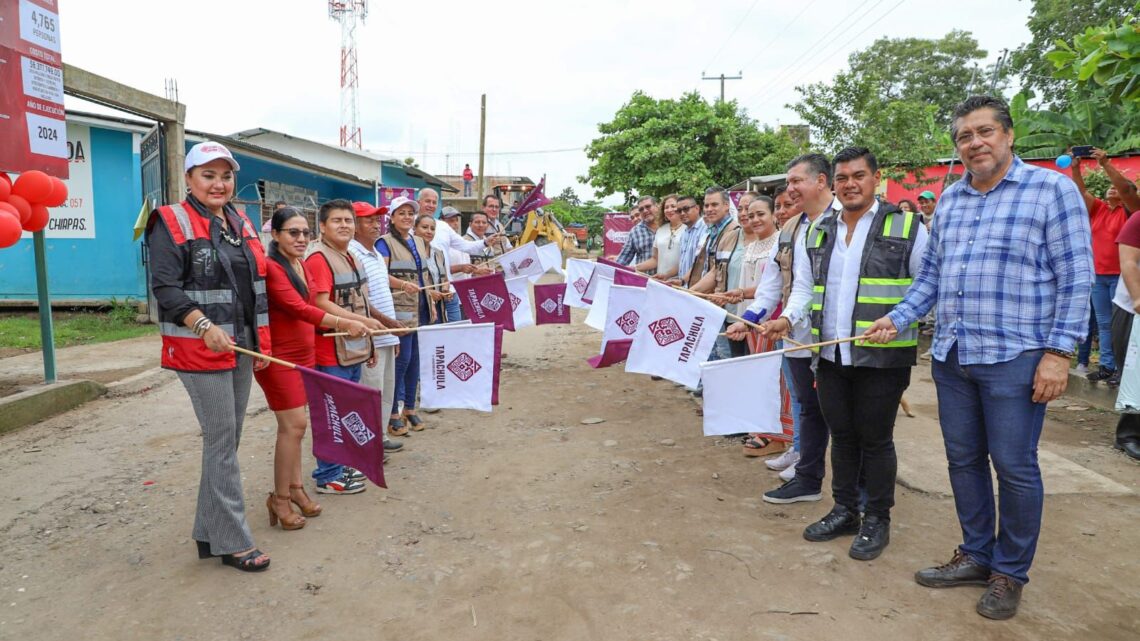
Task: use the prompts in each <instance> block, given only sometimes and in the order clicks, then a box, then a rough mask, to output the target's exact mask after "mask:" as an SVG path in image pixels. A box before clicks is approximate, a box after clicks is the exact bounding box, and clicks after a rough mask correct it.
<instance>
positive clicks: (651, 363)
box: [625, 282, 725, 387]
mask: <svg viewBox="0 0 1140 641" xmlns="http://www.w3.org/2000/svg"><path fill="white" fill-rule="evenodd" d="M642 309H643V310H644V312H643V314H642V317H641V322H640V324H639V326H638V329H637V334H636V335H634V337H633V345H632V346H631V347H630V350H629V358H628V359H627V360H626V365H625V371H627V372H635V373H639V374H654V375H656V376H661V377H663V378H667V379H669V380H671V381H674V382H677V383H680V384H682V385H686V386H688V387H696V386H697V385H698V384H699V383H700V382H701V368H700V365H701V363H703V362H705V361H706V360H708V357H709V353H710V352H712V348H713V344H714V343H715V342H716V337H717V334H718V333H719V332H720V329H721V327H722V326H723V325H724V319H725V311H724V310H723V309H721V308H719V307H717V306H716V305H713V304H712V303H710V302H708V301H706V300H702V299H700V298H697V297H696V296H693V295H692V294H688V293H686V292H682V291H678V290H675V289H672V288H671V287H669V286H667V285H661V284H658V283H656V282H650V283H649V286H648V287H647V288H646V292H645V305H644V306H643V308H642Z"/></svg>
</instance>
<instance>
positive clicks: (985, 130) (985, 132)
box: [954, 127, 997, 146]
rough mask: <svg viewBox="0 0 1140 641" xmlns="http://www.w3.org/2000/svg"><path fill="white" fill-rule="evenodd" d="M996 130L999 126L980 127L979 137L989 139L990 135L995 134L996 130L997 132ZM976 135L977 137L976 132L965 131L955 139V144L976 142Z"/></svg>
mask: <svg viewBox="0 0 1140 641" xmlns="http://www.w3.org/2000/svg"><path fill="white" fill-rule="evenodd" d="M996 131H997V127H982V128H981V129H978V131H977V137H978V138H982V139H987V138H989V137H990V136H993V135H994V132H996ZM974 137H975V134H974V133H971V132H965V133H961V134H958V137H957V138H955V139H954V144H956V145H958V146H961V145H968V144H970V143H972V142H974Z"/></svg>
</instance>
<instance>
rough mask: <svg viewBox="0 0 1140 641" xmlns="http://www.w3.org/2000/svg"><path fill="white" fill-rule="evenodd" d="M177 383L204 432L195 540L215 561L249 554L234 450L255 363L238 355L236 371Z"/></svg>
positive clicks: (187, 376)
mask: <svg viewBox="0 0 1140 641" xmlns="http://www.w3.org/2000/svg"><path fill="white" fill-rule="evenodd" d="M178 378H179V379H181V380H182V385H184V386H185V387H186V391H187V392H188V393H189V394H190V402H191V403H192V404H193V405H194V414H196V415H197V417H198V424H199V426H201V428H202V478H201V480H200V481H199V482H198V510H197V513H196V514H195V515H194V539H195V540H196V541H207V542H209V544H210V552H211V553H212V554H215V555H221V554H233V553H234V552H242V551H244V550H248V549H249V548H251V547H253V534H251V533H250V531H249V523H247V522H246V519H245V500H244V498H243V496H242V488H241V469H239V467H238V457H237V449H238V444H239V443H240V442H241V427H242V421H243V420H244V419H245V407H246V404H247V403H248V402H249V388H250V385H251V383H252V381H253V359H252V358H251V357H249V356H241V355H238V357H237V368H236V369H234V370H231V371H228V372H179V373H178Z"/></svg>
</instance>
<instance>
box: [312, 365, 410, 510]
mask: <svg viewBox="0 0 1140 641" xmlns="http://www.w3.org/2000/svg"><path fill="white" fill-rule="evenodd" d="M297 371H298V372H300V373H301V380H302V381H304V383H305V396H307V397H308V399H309V417H310V419H311V421H312V423H313V455H314V456H316V457H317V458H319V459H323V460H325V461H331V462H333V463H340V464H341V465H348V466H351V467H355V468H356V469H358V470H360V471H361V472H363V473H364V476H367V477H368V480H370V481H372V482H373V483H375V484H376V485H379V486H380V487H383V488H386V487H388V486H387V485H386V484H385V483H384V443H383V440H382V439H381V435H382V434H383V430H384V426H383V425H381V424H380V403H381V398H380V392H379V391H378V390H376V389H375V388H372V387H367V386H365V385H360V384H359V383H353V382H352V381H346V380H344V379H343V378H337V377H335V376H332V375H330V374H325V373H324V372H318V371H316V370H312V369H309V368H307V367H298V368H297Z"/></svg>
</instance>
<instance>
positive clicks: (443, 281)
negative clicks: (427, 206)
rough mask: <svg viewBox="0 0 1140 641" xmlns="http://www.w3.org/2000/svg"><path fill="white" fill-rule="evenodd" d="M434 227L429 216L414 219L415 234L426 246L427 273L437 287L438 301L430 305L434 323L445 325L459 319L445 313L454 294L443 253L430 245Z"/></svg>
mask: <svg viewBox="0 0 1140 641" xmlns="http://www.w3.org/2000/svg"><path fill="white" fill-rule="evenodd" d="M435 226H436V221H435V217H434V216H432V215H431V214H420V215H419V216H417V217H416V226H415V234H416V236H417V237H419V238H422V239H423V241H424V245H427V251H428V256H427V260H426V261H425V263H426V264H427V268H428V271H429V272H431V280H432V282H433V283H435V284H437V285H439V287H438V288H436V291H437V292H438V293H439V294H440V298H439V301H438V302H433V303H432V306H433V307H435V312H436V319H437V320H436V322H437V323H447V322H450V321H455V320H459V319H458V318H451V317H450V316H449V315H448V313H447V304H448V303H450V302H451V300H452V299H453V298H455V292H453V291H452V290H451V283H450V281H451V274H450V273H449V268H448V265H447V261H446V260H445V259H444V255H443V251H440V250H438V249H436V248H435V247H434V246H433V245H432V244H431V243H432V241H433V240H435Z"/></svg>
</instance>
